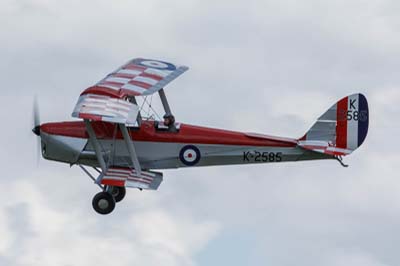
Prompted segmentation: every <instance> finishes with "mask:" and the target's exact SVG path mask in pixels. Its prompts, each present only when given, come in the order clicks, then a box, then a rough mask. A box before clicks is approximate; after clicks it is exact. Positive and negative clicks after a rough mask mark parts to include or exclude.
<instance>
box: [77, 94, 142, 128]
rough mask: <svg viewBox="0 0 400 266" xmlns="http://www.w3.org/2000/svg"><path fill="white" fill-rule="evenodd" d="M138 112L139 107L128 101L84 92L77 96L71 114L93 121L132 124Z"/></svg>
mask: <svg viewBox="0 0 400 266" xmlns="http://www.w3.org/2000/svg"><path fill="white" fill-rule="evenodd" d="M138 112H139V107H138V106H137V105H135V104H132V103H130V102H128V101H125V100H122V99H117V98H113V97H110V96H104V95H97V94H84V95H81V96H80V97H79V100H78V103H77V104H76V106H75V108H74V111H73V113H72V116H73V117H77V118H83V119H90V120H94V121H106V122H112V123H122V124H134V123H135V121H136V117H137V115H138Z"/></svg>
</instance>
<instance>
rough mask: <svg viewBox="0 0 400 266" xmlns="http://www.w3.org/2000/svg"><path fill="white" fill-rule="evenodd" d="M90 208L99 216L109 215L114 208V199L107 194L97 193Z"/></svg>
mask: <svg viewBox="0 0 400 266" xmlns="http://www.w3.org/2000/svg"><path fill="white" fill-rule="evenodd" d="M92 206H93V209H94V210H95V211H96V212H97V213H99V214H109V213H111V212H112V211H113V210H114V208H115V199H114V197H113V196H112V195H111V194H110V193H108V192H99V193H97V194H96V195H95V196H94V197H93V200H92Z"/></svg>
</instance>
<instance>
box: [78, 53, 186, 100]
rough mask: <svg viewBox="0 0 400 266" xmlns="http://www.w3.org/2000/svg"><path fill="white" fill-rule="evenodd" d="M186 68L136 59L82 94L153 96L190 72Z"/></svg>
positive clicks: (156, 61) (162, 62)
mask: <svg viewBox="0 0 400 266" xmlns="http://www.w3.org/2000/svg"><path fill="white" fill-rule="evenodd" d="M188 69H189V68H188V67H186V66H176V65H174V64H172V63H168V62H164V61H158V60H152V59H142V58H136V59H133V60H131V61H129V62H128V63H126V64H125V65H123V66H122V67H120V68H118V69H117V70H115V71H114V72H112V73H110V74H108V75H107V77H105V78H104V79H102V80H101V81H99V82H98V83H97V84H95V85H94V86H92V87H90V88H88V89H86V90H85V91H84V92H83V93H82V94H88V93H95V94H103V95H109V96H114V97H118V98H121V97H124V96H146V95H150V94H153V93H155V92H157V91H159V90H160V89H162V88H163V87H165V86H166V85H167V84H168V83H170V82H171V81H173V80H174V79H176V78H177V77H178V76H179V75H181V74H182V73H183V72H185V71H186V70H188Z"/></svg>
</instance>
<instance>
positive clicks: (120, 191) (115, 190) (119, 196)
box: [110, 186, 126, 202]
mask: <svg viewBox="0 0 400 266" xmlns="http://www.w3.org/2000/svg"><path fill="white" fill-rule="evenodd" d="M110 193H111V195H112V196H113V197H114V199H115V202H120V201H121V200H123V199H124V197H125V194H126V189H125V187H116V186H115V187H110Z"/></svg>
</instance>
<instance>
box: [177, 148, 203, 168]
mask: <svg viewBox="0 0 400 266" xmlns="http://www.w3.org/2000/svg"><path fill="white" fill-rule="evenodd" d="M200 158H201V154H200V150H199V148H197V147H196V146H194V145H186V146H184V147H183V148H182V149H181V151H180V152H179V159H180V160H181V162H182V163H183V164H184V165H187V166H193V165H195V164H197V163H198V162H199V161H200Z"/></svg>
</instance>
